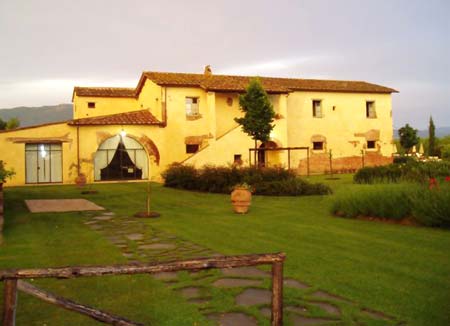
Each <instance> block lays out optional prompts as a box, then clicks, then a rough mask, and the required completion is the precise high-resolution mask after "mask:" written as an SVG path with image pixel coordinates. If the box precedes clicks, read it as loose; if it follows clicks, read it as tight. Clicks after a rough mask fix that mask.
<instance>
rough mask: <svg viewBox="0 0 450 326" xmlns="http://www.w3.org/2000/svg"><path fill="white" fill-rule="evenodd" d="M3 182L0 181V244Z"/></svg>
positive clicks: (0, 235) (2, 219) (2, 220)
mask: <svg viewBox="0 0 450 326" xmlns="http://www.w3.org/2000/svg"><path fill="white" fill-rule="evenodd" d="M3 214H4V213H3V183H1V182H0V244H1V243H2V240H1V237H2V232H3V223H4V216H3Z"/></svg>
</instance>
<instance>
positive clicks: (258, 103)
mask: <svg viewBox="0 0 450 326" xmlns="http://www.w3.org/2000/svg"><path fill="white" fill-rule="evenodd" d="M239 104H240V107H241V111H242V112H244V113H245V115H244V117H242V118H235V119H234V120H235V121H236V122H237V123H239V124H240V125H241V126H242V130H243V131H244V132H245V133H246V134H247V135H249V136H250V137H251V138H252V139H253V140H254V141H255V153H254V154H255V163H256V152H257V150H258V146H257V142H258V140H259V141H260V142H263V143H264V142H266V141H268V140H269V139H270V132H271V131H272V129H273V128H274V127H275V125H274V124H272V123H273V121H274V117H275V111H274V110H273V106H272V103H270V100H269V97H268V96H267V93H266V91H265V90H264V88H263V86H262V84H261V81H260V80H259V79H258V78H252V79H251V80H250V83H249V85H248V86H247V89H246V92H245V94H242V95H240V96H239Z"/></svg>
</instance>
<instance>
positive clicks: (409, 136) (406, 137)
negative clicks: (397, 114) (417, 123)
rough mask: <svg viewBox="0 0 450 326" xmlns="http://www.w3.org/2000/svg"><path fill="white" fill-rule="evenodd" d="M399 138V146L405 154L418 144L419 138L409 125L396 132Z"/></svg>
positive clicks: (415, 130)
mask: <svg viewBox="0 0 450 326" xmlns="http://www.w3.org/2000/svg"><path fill="white" fill-rule="evenodd" d="M398 135H399V136H400V145H402V147H403V148H404V149H405V151H406V153H409V152H410V151H411V149H412V148H413V146H415V145H417V144H418V143H419V140H420V139H419V137H418V136H417V129H414V128H412V127H411V126H410V125H409V124H406V125H405V126H404V127H402V128H400V129H399V130H398Z"/></svg>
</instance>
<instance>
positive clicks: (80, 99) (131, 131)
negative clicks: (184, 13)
mask: <svg viewBox="0 0 450 326" xmlns="http://www.w3.org/2000/svg"><path fill="white" fill-rule="evenodd" d="M250 78H251V77H247V76H224V75H214V74H212V73H211V71H210V70H208V69H207V70H205V73H203V74H183V73H160V72H144V73H143V74H142V76H141V78H140V80H139V82H138V85H137V87H136V88H95V87H75V88H74V91H73V98H72V101H73V119H72V120H69V121H64V122H60V123H51V124H45V125H40V126H32V127H25V128H19V129H15V130H9V131H3V132H0V148H1V150H0V153H1V154H0V160H3V161H4V162H5V163H6V166H7V168H13V169H14V170H15V172H16V175H15V176H14V177H13V179H12V180H9V181H8V182H7V184H6V185H8V186H13V185H33V184H53V183H63V184H66V183H74V182H75V179H76V178H77V176H79V175H80V174H83V175H85V177H86V179H87V181H88V182H117V181H126V180H148V179H151V180H155V181H160V180H161V173H162V172H163V171H164V170H165V169H166V168H167V166H168V165H170V164H172V163H174V162H179V163H183V164H192V165H195V166H197V167H201V166H203V165H206V164H212V165H229V164H242V165H249V164H254V163H255V162H254V161H255V160H254V157H253V153H251V152H250V149H251V148H253V147H254V141H253V140H252V139H250V138H249V137H248V136H247V135H246V134H245V133H243V132H242V130H241V128H240V126H238V125H237V124H236V122H235V121H234V118H235V117H240V116H241V115H242V113H241V111H240V109H239V94H242V93H243V92H244V91H245V88H246V87H247V85H248V83H249V80H250ZM260 80H261V82H262V84H263V87H264V88H265V90H266V91H267V93H268V95H269V98H270V101H271V102H272V104H273V106H274V110H275V112H276V120H275V122H274V123H275V128H274V130H273V131H272V133H271V140H270V141H269V142H267V143H266V144H261V143H258V147H259V150H258V154H257V160H258V164H260V165H264V166H282V167H289V168H291V169H296V170H297V171H298V173H299V174H307V173H326V172H329V171H330V169H332V170H333V171H337V172H340V171H341V172H348V171H352V170H355V169H358V168H360V167H361V166H362V165H363V164H364V165H380V164H386V163H389V162H390V161H391V158H392V153H393V149H394V147H393V142H392V141H393V128H392V103H391V94H392V93H394V92H396V91H395V90H394V89H391V88H388V87H384V86H380V85H375V84H370V83H366V82H359V81H332V80H308V79H289V78H267V77H260ZM330 157H331V160H330ZM330 162H331V166H330Z"/></svg>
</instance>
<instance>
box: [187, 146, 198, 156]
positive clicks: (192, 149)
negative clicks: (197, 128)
mask: <svg viewBox="0 0 450 326" xmlns="http://www.w3.org/2000/svg"><path fill="white" fill-rule="evenodd" d="M199 147H200V146H199V145H198V144H193V145H186V154H194V153H197V152H198V149H199Z"/></svg>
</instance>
